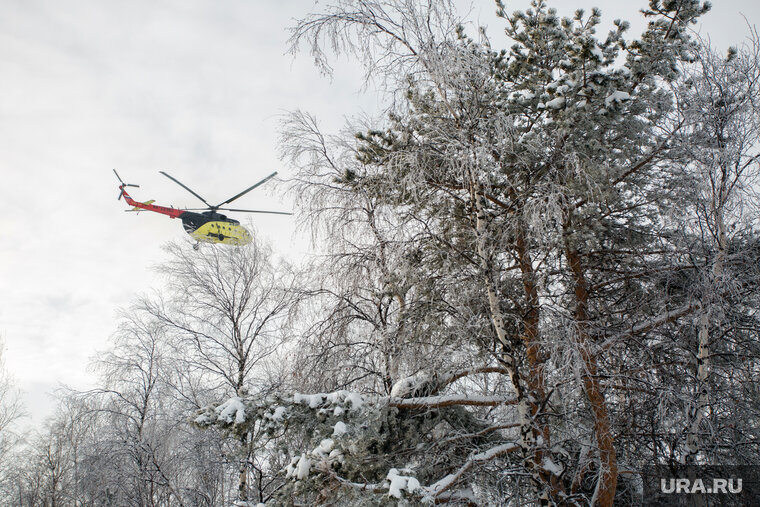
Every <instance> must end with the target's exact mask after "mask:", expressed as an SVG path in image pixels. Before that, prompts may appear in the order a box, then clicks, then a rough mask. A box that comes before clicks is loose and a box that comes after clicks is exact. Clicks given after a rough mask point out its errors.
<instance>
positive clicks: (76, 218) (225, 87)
mask: <svg viewBox="0 0 760 507" xmlns="http://www.w3.org/2000/svg"><path fill="white" fill-rule="evenodd" d="M321 3H322V4H326V3H329V2H326V1H322V2H321ZM462 3H463V4H464V5H468V4H469V2H462ZM505 3H506V4H507V7H508V9H509V10H514V9H518V8H525V7H526V6H527V5H528V1H527V0H520V1H506V2H505ZM314 4H315V2H314V1H313V0H284V1H283V0H279V1H275V0H197V1H190V0H130V1H126V0H123V1H116V0H76V1H75V0H69V1H61V0H49V1H46V0H0V8H2V16H0V205H2V212H0V339H2V340H3V341H4V342H5V343H4V345H5V349H6V350H5V355H6V362H7V366H8V368H9V370H10V373H11V374H12V375H13V376H14V377H15V379H16V381H17V383H18V385H19V386H20V387H21V388H22V389H23V390H24V391H25V393H26V404H27V409H28V411H29V412H30V413H31V415H32V417H33V418H34V421H35V422H36V423H39V422H40V421H41V419H42V418H43V417H44V416H45V415H47V414H49V412H50V410H51V409H52V408H53V405H52V401H51V400H50V398H49V397H48V396H47V394H46V393H48V392H50V391H51V390H52V389H54V388H55V387H56V386H58V385H60V384H61V383H64V384H67V385H70V386H72V387H75V388H79V389H85V388H87V387H88V386H89V385H90V383H91V382H92V378H91V377H90V375H89V374H88V372H87V364H88V361H89V359H90V358H91V357H92V356H93V355H94V354H95V353H96V352H97V351H98V350H103V349H105V348H106V347H107V346H108V340H109V336H110V335H111V334H112V332H113V331H114V329H115V322H116V312H117V310H118V309H119V308H124V307H126V306H128V305H129V304H130V302H131V301H132V300H133V298H134V297H135V295H136V294H138V293H140V292H145V291H147V290H149V289H150V287H151V286H153V285H154V284H155V283H156V280H155V278H154V273H153V272H152V270H151V267H152V266H154V265H155V264H157V263H158V262H160V261H161V259H162V257H163V253H162V251H161V245H162V244H163V243H164V242H165V241H166V240H169V239H177V238H181V237H183V235H184V232H183V230H182V226H181V223H180V222H179V221H177V220H170V219H168V218H167V217H163V216H160V215H156V214H151V213H148V212H143V213H140V214H139V215H136V214H134V213H124V212H123V211H122V210H123V209H125V206H124V203H123V201H121V202H117V201H116V197H117V195H118V190H117V181H116V178H115V177H114V175H113V172H112V171H111V169H112V168H116V169H117V171H119V174H120V175H121V177H122V178H124V180H125V181H127V182H129V183H137V184H140V185H141V188H139V189H131V192H130V193H131V194H132V196H133V197H134V198H135V199H138V200H147V199H155V200H156V203H157V204H162V205H173V206H175V207H197V206H198V205H199V204H200V203H199V202H197V201H196V200H195V199H194V198H193V197H192V196H191V195H190V194H188V193H187V192H186V191H184V190H183V189H181V188H180V187H178V186H177V185H175V184H174V183H172V182H170V181H169V180H168V179H166V178H164V177H163V176H161V175H159V174H158V171H159V170H163V171H167V172H169V173H170V174H172V175H173V176H175V177H176V178H178V179H179V180H180V181H182V182H183V183H185V184H186V185H188V186H189V187H190V188H192V189H193V190H195V191H196V192H198V193H199V194H200V195H202V196H203V197H204V198H206V200H208V201H209V202H212V203H215V202H221V201H223V200H225V199H227V198H229V197H231V196H232V195H234V194H236V193H237V192H239V191H240V190H243V189H244V188H246V187H248V186H249V185H251V184H253V183H255V182H256V181H258V180H259V179H261V178H262V177H264V176H266V175H267V174H269V173H271V172H272V171H275V170H279V171H280V172H281V175H282V176H285V177H287V171H286V170H285V169H284V168H283V167H282V165H281V164H280V162H279V161H278V159H277V146H276V139H277V125H278V115H280V114H281V113H283V112H284V111H287V110H293V109H296V108H300V109H304V110H306V111H309V112H311V113H314V114H316V116H317V117H318V118H319V119H320V120H321V121H322V122H323V123H324V125H325V126H326V127H327V128H328V129H329V130H336V129H337V128H339V127H340V126H341V125H342V123H343V118H344V116H350V115H353V114H357V113H359V112H361V111H367V112H374V109H375V107H376V101H375V100H374V96H373V95H367V94H360V93H359V92H358V90H359V87H360V85H361V80H360V72H359V71H357V69H355V68H353V67H352V66H351V65H350V64H349V63H346V64H344V65H340V66H338V67H337V68H336V73H335V75H334V78H333V80H332V81H330V80H328V79H326V78H323V77H321V76H320V75H319V74H318V72H317V71H316V70H315V69H314V67H313V66H312V63H311V59H310V58H309V57H308V55H306V54H302V55H300V56H299V57H298V58H296V59H295V60H293V59H292V58H291V57H290V56H289V55H286V54H285V51H286V45H285V41H286V39H287V32H286V28H287V27H289V26H291V25H292V24H293V19H294V18H298V17H301V16H303V15H305V14H306V13H307V12H309V11H310V10H312V9H313V7H314ZM550 4H552V5H554V6H556V7H557V9H558V10H559V11H560V13H561V14H563V15H571V14H572V12H573V11H574V10H575V9H576V8H577V7H579V6H583V7H585V8H587V9H588V8H589V7H591V6H594V5H598V6H599V7H601V8H602V11H603V15H604V19H605V21H610V20H612V19H614V18H615V17H620V18H623V19H628V20H631V21H634V20H635V18H636V19H637V18H638V15H637V11H638V9H639V8H641V7H644V4H645V2H644V0H642V1H640V2H619V1H612V0H598V1H596V2H592V1H588V0H573V1H569V0H558V1H554V2H550ZM713 4H714V6H713V12H712V13H710V14H709V15H708V16H706V17H705V19H704V21H703V23H704V26H703V27H702V28H701V31H702V33H709V34H710V35H711V38H712V40H713V43H714V44H715V45H717V46H718V47H720V48H726V47H727V46H728V45H730V44H735V43H738V42H741V39H742V38H744V37H745V36H746V35H747V33H748V30H747V27H746V23H745V21H744V19H743V18H742V17H741V15H740V13H743V14H744V15H745V16H746V17H747V18H748V20H749V21H750V23H758V22H759V21H760V2H756V1H749V0H746V1H740V0H716V1H714V2H713ZM472 5H473V7H472V8H471V17H472V18H473V19H475V20H476V21H479V22H480V23H482V24H485V25H488V27H489V30H488V33H489V34H490V35H492V36H493V38H494V41H495V46H496V44H497V41H498V40H499V37H498V35H497V32H499V28H498V27H499V26H500V25H499V21H497V20H495V19H494V17H493V12H494V10H495V8H494V5H493V2H492V1H491V0H481V1H476V2H473V3H472ZM318 6H319V5H318ZM633 26H634V29H633V30H632V31H631V36H633V35H634V34H637V33H639V32H640V26H641V25H640V24H638V25H637V24H634V25H633ZM637 27H638V28H637ZM471 33H472V32H471ZM496 47H498V46H496ZM234 204H235V206H236V207H243V208H255V209H277V210H286V209H288V203H287V202H284V201H281V200H280V199H279V198H278V197H277V196H276V195H273V187H272V186H270V185H265V186H263V187H261V188H259V189H257V190H255V191H253V192H252V193H251V194H248V195H246V196H245V197H243V198H241V199H239V200H238V201H236V202H235V203H234ZM238 218H241V217H239V216H238ZM254 221H255V223H256V228H257V230H258V233H259V234H261V235H263V236H265V237H267V238H268V239H269V241H271V242H273V244H274V247H275V249H276V250H277V251H278V252H280V253H281V254H283V255H290V254H292V253H293V252H296V253H299V252H302V251H304V250H305V249H306V241H303V240H302V239H301V238H299V237H297V236H295V235H294V227H293V220H292V219H291V218H289V217H277V216H266V215H256V216H254Z"/></svg>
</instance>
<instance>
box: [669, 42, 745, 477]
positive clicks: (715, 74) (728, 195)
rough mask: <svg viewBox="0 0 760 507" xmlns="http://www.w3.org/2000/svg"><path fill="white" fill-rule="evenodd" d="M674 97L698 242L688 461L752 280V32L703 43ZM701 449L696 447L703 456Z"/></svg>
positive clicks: (700, 443)
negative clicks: (701, 257)
mask: <svg viewBox="0 0 760 507" xmlns="http://www.w3.org/2000/svg"><path fill="white" fill-rule="evenodd" d="M678 98H679V104H680V110H679V111H680V113H681V114H682V115H683V120H684V122H685V123H686V124H687V126H688V132H687V133H685V138H684V140H683V141H684V143H685V146H684V149H685V150H686V151H688V153H689V157H688V162H689V166H688V169H689V171H690V172H691V174H693V178H694V184H695V188H696V195H695V203H694V204H695V207H694V208H693V209H694V211H695V216H694V221H693V224H694V226H695V232H696V233H697V234H699V237H700V238H701V245H702V247H703V248H704V250H705V267H704V271H703V273H704V278H703V279H702V280H700V283H699V285H698V286H699V287H700V292H701V293H700V308H699V311H698V312H697V323H696V326H695V327H696V329H697V350H696V354H695V376H694V379H695V386H694V387H695V392H696V398H695V400H694V403H693V406H692V408H691V410H690V413H689V422H688V429H687V430H686V434H687V436H686V450H685V453H686V454H685V456H684V460H685V462H686V463H693V462H694V461H695V460H698V459H699V454H700V453H704V452H705V451H706V446H707V444H706V442H705V441H704V439H705V438H709V434H710V433H711V432H710V431H709V430H708V429H707V427H706V426H705V424H704V422H705V418H706V417H709V415H708V414H709V412H710V407H711V405H712V403H713V400H711V398H712V396H714V394H711V392H710V391H711V389H710V384H711V382H710V376H711V370H712V362H713V361H712V360H711V359H712V357H713V356H715V355H716V354H719V353H720V352H719V351H722V350H725V345H726V344H725V342H726V341H727V340H728V341H731V340H733V339H735V338H738V336H736V335H735V334H736V332H737V331H735V330H732V329H731V328H732V327H733V326H734V325H735V324H734V323H733V322H731V321H732V317H733V319H735V318H736V317H737V316H736V312H735V311H732V310H731V307H734V306H735V305H736V304H737V303H738V301H747V295H748V293H747V289H749V291H750V292H749V294H751V293H752V292H754V291H755V288H756V283H757V270H756V269H754V268H753V266H752V261H751V259H752V253H751V251H752V248H751V247H750V248H749V249H747V246H748V245H747V239H749V238H752V237H754V235H755V234H756V232H755V231H756V230H757V229H756V228H757V225H758V224H757V219H756V216H757V212H758V208H757V205H756V203H757V195H756V190H755V188H754V187H755V186H756V185H757V183H758V176H759V175H760V160H759V157H760V152H758V142H759V141H760V114H758V110H760V109H758V108H759V107H760V40H759V39H758V35H757V33H756V32H752V34H751V37H750V38H749V39H748V41H747V42H746V43H745V44H744V45H742V46H741V48H740V49H739V50H737V49H736V48H731V49H730V50H729V53H728V55H727V56H726V57H722V56H719V55H718V54H716V53H715V51H714V50H713V49H712V48H711V47H710V46H709V45H707V43H703V45H702V47H701V48H700V52H699V57H698V58H697V60H696V64H695V65H694V66H692V67H691V68H689V69H688V72H687V74H686V76H685V79H684V82H683V84H682V86H681V88H679V96H678ZM751 241H752V240H751V239H750V243H751ZM748 261H749V262H748ZM729 301H732V302H731V303H729ZM732 314H734V315H732ZM748 317H749V316H748ZM749 319H750V321H751V320H753V319H752V317H749ZM739 325H741V324H739ZM750 325H751V324H750ZM752 327H755V328H756V324H755V325H754V326H752ZM738 333H739V334H741V331H738ZM721 342H723V343H721ZM705 457H706V456H705V455H704V454H703V455H702V459H704V458H705Z"/></svg>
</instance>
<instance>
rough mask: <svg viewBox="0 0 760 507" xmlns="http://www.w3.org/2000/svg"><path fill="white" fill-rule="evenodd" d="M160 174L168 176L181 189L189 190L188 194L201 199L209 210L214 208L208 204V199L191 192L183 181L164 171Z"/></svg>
mask: <svg viewBox="0 0 760 507" xmlns="http://www.w3.org/2000/svg"><path fill="white" fill-rule="evenodd" d="M158 172H160V173H161V174H163V175H164V176H166V177H167V178H169V179H170V180H172V181H173V182H174V183H176V184H177V185H179V186H180V187H182V188H184V189H185V190H187V191H188V192H190V193H191V194H193V195H194V196H195V197H197V198H198V199H200V200H201V201H202V202H203V204H205V205H206V206H208V207H209V208H214V206H211V205H210V204H209V203H208V202H206V199H204V198H203V197H201V196H199V195H198V194H196V193H195V192H193V191H192V190H190V188H189V187H187V186H186V185H185V184H184V183H182V182H181V181H179V180H178V179H177V178H175V177H173V176H170V175H169V174H167V173H165V172H164V171H158Z"/></svg>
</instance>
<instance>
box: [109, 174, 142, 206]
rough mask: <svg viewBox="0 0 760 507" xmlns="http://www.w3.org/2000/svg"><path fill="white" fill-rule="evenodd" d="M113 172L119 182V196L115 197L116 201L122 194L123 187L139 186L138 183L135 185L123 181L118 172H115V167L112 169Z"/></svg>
mask: <svg viewBox="0 0 760 507" xmlns="http://www.w3.org/2000/svg"><path fill="white" fill-rule="evenodd" d="M113 173H114V174H115V175H116V178H118V180H119V183H121V185H119V197H118V198H117V199H116V200H117V201H118V200H119V199H121V196H123V195H124V187H135V188H140V185H135V184H132V183H124V180H122V179H121V176H119V173H117V172H116V169H114V170H113Z"/></svg>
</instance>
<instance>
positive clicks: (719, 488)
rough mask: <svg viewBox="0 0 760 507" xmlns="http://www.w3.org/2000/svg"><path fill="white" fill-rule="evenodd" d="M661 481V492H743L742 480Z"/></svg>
mask: <svg viewBox="0 0 760 507" xmlns="http://www.w3.org/2000/svg"><path fill="white" fill-rule="evenodd" d="M706 482H707V484H705V481H703V480H702V479H694V480H691V479H660V491H662V492H663V493H674V494H676V495H678V494H728V493H731V494H737V493H741V491H742V480H741V479H712V481H709V480H708V481H706Z"/></svg>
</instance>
